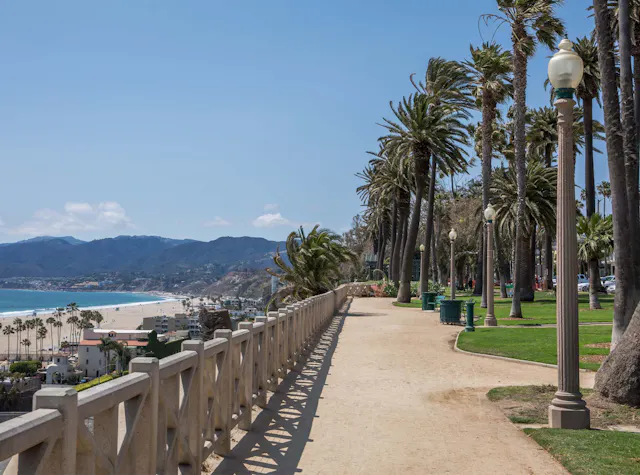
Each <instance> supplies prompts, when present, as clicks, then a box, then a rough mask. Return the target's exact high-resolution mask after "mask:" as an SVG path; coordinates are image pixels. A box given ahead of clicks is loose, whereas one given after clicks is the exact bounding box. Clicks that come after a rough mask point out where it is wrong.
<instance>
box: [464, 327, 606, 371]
mask: <svg viewBox="0 0 640 475" xmlns="http://www.w3.org/2000/svg"><path fill="white" fill-rule="evenodd" d="M609 342H611V326H610V325H597V326H595V325H594V326H582V327H580V367H581V368H586V369H590V370H594V371H595V370H597V369H598V368H599V367H600V363H601V360H602V359H603V356H604V355H607V354H608V353H609V349H608V348H588V347H585V345H588V344H594V343H609ZM458 347H459V348H460V349H462V350H466V351H472V352H474V353H483V354H488V355H498V356H507V357H509V358H517V359H521V360H529V361H539V362H541V363H550V364H556V362H557V352H556V329H555V328H486V327H484V328H483V327H476V331H475V332H470V333H466V332H463V333H461V334H460V337H459V338H458Z"/></svg>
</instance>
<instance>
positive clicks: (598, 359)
mask: <svg viewBox="0 0 640 475" xmlns="http://www.w3.org/2000/svg"><path fill="white" fill-rule="evenodd" d="M606 357H607V355H582V356H581V357H580V361H582V362H583V363H598V364H601V363H602V362H603V361H604V359H605V358H606Z"/></svg>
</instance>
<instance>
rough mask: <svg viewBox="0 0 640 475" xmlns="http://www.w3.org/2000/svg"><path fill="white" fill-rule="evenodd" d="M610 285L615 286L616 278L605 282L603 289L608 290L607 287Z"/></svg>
mask: <svg viewBox="0 0 640 475" xmlns="http://www.w3.org/2000/svg"><path fill="white" fill-rule="evenodd" d="M612 285H616V278H615V277H614V278H613V279H610V280H608V281H606V282H605V283H604V288H605V289H608V288H609V287H611V286H612Z"/></svg>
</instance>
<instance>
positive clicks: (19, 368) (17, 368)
mask: <svg viewBox="0 0 640 475" xmlns="http://www.w3.org/2000/svg"><path fill="white" fill-rule="evenodd" d="M39 369H40V362H39V361H16V362H15V363H11V366H9V371H11V372H12V373H24V374H26V375H27V376H33V375H34V374H36V373H37V372H38V370H39Z"/></svg>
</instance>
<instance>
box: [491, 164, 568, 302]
mask: <svg viewBox="0 0 640 475" xmlns="http://www.w3.org/2000/svg"><path fill="white" fill-rule="evenodd" d="M525 170H526V172H527V176H526V183H527V189H526V193H525V219H524V222H525V227H524V228H523V229H522V231H523V234H524V236H525V238H526V240H527V243H530V242H531V239H532V235H533V231H534V229H535V227H536V226H537V227H539V228H544V229H555V220H556V209H555V207H556V188H557V180H558V174H557V170H556V169H555V168H549V167H545V166H544V164H543V163H541V162H539V161H532V162H529V164H528V166H527V167H526V168H525ZM491 194H492V196H493V206H494V208H495V210H496V214H497V220H496V232H497V234H499V235H500V236H502V237H505V236H510V237H511V238H513V236H515V234H516V232H517V227H518V220H517V218H518V206H519V205H518V202H517V197H518V177H517V172H516V170H515V167H513V166H511V167H509V168H507V169H497V170H495V171H494V174H493V181H492V185H491ZM525 269H526V271H527V275H523V277H526V278H527V280H528V281H531V280H532V277H533V276H532V275H531V274H530V272H531V269H530V266H529V265H528V263H527V266H526V268H525ZM523 274H524V272H523ZM514 291H515V289H514Z"/></svg>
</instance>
